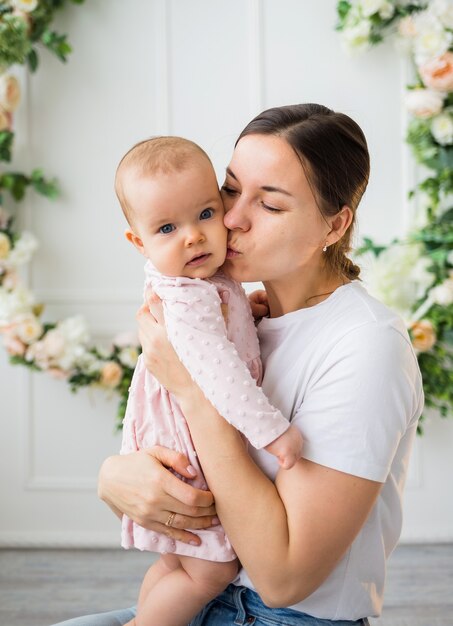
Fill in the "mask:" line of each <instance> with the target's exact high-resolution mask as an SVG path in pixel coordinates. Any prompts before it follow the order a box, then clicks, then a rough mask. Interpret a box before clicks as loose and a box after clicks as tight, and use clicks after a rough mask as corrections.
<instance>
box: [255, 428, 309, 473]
mask: <svg viewBox="0 0 453 626" xmlns="http://www.w3.org/2000/svg"><path fill="white" fill-rule="evenodd" d="M264 449H265V450H266V451H267V452H270V453H271V454H273V455H274V456H276V457H277V459H278V462H279V464H280V465H281V467H282V468H283V469H290V468H291V467H292V466H293V465H294V464H295V463H296V462H297V461H298V460H299V459H300V457H301V454H302V435H301V434H300V430H299V429H298V428H296V426H290V427H289V428H288V430H285V432H284V433H283V434H282V435H280V437H277V439H275V440H274V441H271V443H270V444H268V445H267V446H266V447H265V448H264Z"/></svg>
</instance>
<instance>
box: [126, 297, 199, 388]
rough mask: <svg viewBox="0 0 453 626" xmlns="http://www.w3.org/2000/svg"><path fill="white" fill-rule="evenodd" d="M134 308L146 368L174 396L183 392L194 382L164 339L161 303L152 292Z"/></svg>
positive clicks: (165, 335) (167, 341) (165, 333)
mask: <svg viewBox="0 0 453 626" xmlns="http://www.w3.org/2000/svg"><path fill="white" fill-rule="evenodd" d="M146 299H147V302H146V303H145V304H143V305H142V306H141V307H140V308H139V310H138V311H137V315H136V318H137V322H138V336H139V339H140V343H141V346H142V350H143V358H144V360H145V365H146V369H147V370H148V371H149V372H151V374H153V375H154V376H155V377H156V378H157V380H158V381H159V382H160V384H161V385H163V386H164V387H165V389H167V390H168V391H170V392H171V393H173V394H174V395H176V396H178V397H179V396H180V395H182V394H185V393H187V392H188V391H189V390H190V389H191V388H192V387H193V386H194V383H193V381H192V379H191V377H190V374H189V372H188V371H187V369H186V368H185V367H184V365H183V364H182V363H181V361H180V360H179V358H178V355H177V354H176V352H175V350H174V349H173V346H172V345H171V343H170V341H169V340H168V338H167V332H166V329H165V322H164V315H163V309H162V303H161V301H160V299H159V298H158V297H157V296H156V295H154V294H153V293H152V292H148V293H147V294H146Z"/></svg>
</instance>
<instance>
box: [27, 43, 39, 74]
mask: <svg viewBox="0 0 453 626" xmlns="http://www.w3.org/2000/svg"><path fill="white" fill-rule="evenodd" d="M27 62H28V67H29V68H30V71H31V72H36V70H37V69H38V64H39V58H38V53H37V52H36V50H35V49H34V48H32V49H31V50H30V52H29V53H28V56H27Z"/></svg>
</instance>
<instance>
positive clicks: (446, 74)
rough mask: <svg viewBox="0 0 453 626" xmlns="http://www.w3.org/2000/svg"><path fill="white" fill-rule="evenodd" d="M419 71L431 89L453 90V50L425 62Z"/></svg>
mask: <svg viewBox="0 0 453 626" xmlns="http://www.w3.org/2000/svg"><path fill="white" fill-rule="evenodd" d="M418 71H419V73H420V76H421V78H422V80H423V82H424V83H425V85H426V86H427V87H429V88H430V89H434V91H444V92H446V91H453V52H445V53H444V54H442V56H440V57H437V58H436V59H432V60H431V61H427V62H426V63H423V65H421V66H420V67H419V68H418Z"/></svg>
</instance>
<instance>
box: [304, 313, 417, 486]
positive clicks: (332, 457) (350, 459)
mask: <svg viewBox="0 0 453 626" xmlns="http://www.w3.org/2000/svg"><path fill="white" fill-rule="evenodd" d="M420 381H421V379H420V373H419V369H418V363H417V359H416V357H415V354H414V352H413V350H412V347H411V345H410V342H409V339H408V337H407V336H405V335H404V334H402V333H401V332H400V331H399V330H397V329H396V328H394V327H393V326H392V325H391V324H390V323H380V322H376V323H369V324H365V325H363V326H361V327H359V328H356V329H354V330H352V331H350V332H349V333H347V334H346V335H345V336H344V337H343V338H342V339H341V340H340V341H339V342H338V343H337V344H336V345H335V346H334V347H333V348H332V349H331V350H330V351H329V352H328V353H327V354H326V355H325V358H323V359H322V362H321V365H320V366H319V367H318V368H317V370H316V371H315V373H314V374H313V376H312V380H311V381H310V384H309V386H308V388H307V391H306V393H305V396H304V398H303V401H302V403H301V405H300V406H299V408H298V410H297V411H296V413H295V415H294V416H293V420H292V423H293V424H295V425H297V426H298V427H299V428H300V430H301V432H302V434H303V436H304V448H303V452H302V456H303V457H304V458H306V459H308V460H310V461H313V462H315V463H319V464H320V465H324V466H327V467H331V468H333V469H336V470H339V471H342V472H345V473H348V474H353V475H356V476H360V477H362V478H367V479H370V480H375V481H378V482H385V480H386V478H387V475H388V473H389V471H390V467H391V463H392V459H393V457H394V455H395V451H396V449H397V447H398V443H399V441H400V439H401V437H402V436H403V435H404V433H405V432H406V430H407V428H408V427H409V426H410V425H413V424H414V423H416V421H417V419H418V417H419V414H420V411H421V404H422V391H421V382H420Z"/></svg>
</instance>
